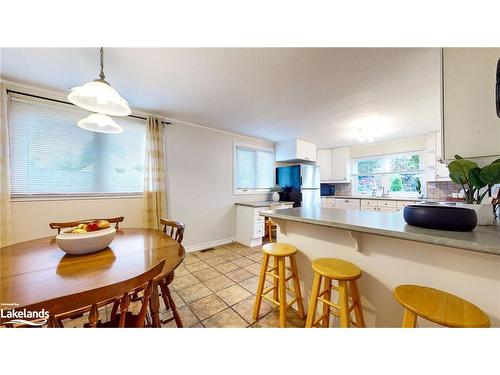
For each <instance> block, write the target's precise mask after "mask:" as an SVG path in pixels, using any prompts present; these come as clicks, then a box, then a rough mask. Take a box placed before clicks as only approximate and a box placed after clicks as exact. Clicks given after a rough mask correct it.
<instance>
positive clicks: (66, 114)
mask: <svg viewBox="0 0 500 375" xmlns="http://www.w3.org/2000/svg"><path fill="white" fill-rule="evenodd" d="M7 111H8V112H7V116H8V127H9V144H10V166H11V194H12V196H13V197H24V196H37V195H42V196H43V195H50V196H52V195H101V194H129V193H141V192H142V191H143V169H144V143H145V126H144V125H145V124H144V121H143V120H138V119H134V118H131V117H117V118H115V121H116V122H117V123H118V124H120V126H122V128H123V130H124V132H123V133H121V134H102V133H95V132H91V131H88V130H83V129H80V128H79V127H78V126H77V125H76V123H77V122H78V121H79V120H80V119H82V118H84V117H86V116H88V112H86V111H82V110H80V109H78V108H76V107H74V106H71V105H67V104H62V103H61V104H58V103H54V102H50V101H46V100H42V99H40V100H38V99H33V98H30V97H24V96H17V95H14V94H10V95H9V105H8V108H7Z"/></svg>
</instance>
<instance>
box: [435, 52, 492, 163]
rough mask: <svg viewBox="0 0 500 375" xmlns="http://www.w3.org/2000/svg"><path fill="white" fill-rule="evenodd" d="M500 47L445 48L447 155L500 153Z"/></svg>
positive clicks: (472, 155) (445, 147)
mask: <svg viewBox="0 0 500 375" xmlns="http://www.w3.org/2000/svg"><path fill="white" fill-rule="evenodd" d="M499 58H500V48H444V49H443V138H444V142H443V145H444V157H445V158H446V159H447V160H450V159H453V158H454V156H455V155H457V154H458V155H460V156H462V157H464V158H479V157H485V156H498V155H500V118H498V117H497V110H496V97H495V95H496V93H495V84H496V80H497V62H498V59H499Z"/></svg>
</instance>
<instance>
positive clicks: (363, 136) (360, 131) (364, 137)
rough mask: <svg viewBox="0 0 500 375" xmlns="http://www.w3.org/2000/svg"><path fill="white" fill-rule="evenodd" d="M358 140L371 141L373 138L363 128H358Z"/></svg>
mask: <svg viewBox="0 0 500 375" xmlns="http://www.w3.org/2000/svg"><path fill="white" fill-rule="evenodd" d="M358 141H359V142H361V143H364V142H368V143H373V141H374V139H373V138H372V137H370V136H368V135H367V134H366V132H365V131H364V130H363V129H361V128H360V129H358Z"/></svg>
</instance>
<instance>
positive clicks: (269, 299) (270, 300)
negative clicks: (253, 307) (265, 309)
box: [262, 294, 280, 306]
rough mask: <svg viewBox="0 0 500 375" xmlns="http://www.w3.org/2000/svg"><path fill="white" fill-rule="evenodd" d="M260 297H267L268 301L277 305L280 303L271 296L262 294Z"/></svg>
mask: <svg viewBox="0 0 500 375" xmlns="http://www.w3.org/2000/svg"><path fill="white" fill-rule="evenodd" d="M262 298H265V299H267V300H268V301H269V302H272V303H274V304H275V305H278V306H279V305H280V303H279V302H278V301H276V300H274V299H272V298H271V297H268V296H266V295H265V294H262Z"/></svg>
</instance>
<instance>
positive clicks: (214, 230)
mask: <svg viewBox="0 0 500 375" xmlns="http://www.w3.org/2000/svg"><path fill="white" fill-rule="evenodd" d="M5 86H6V87H8V88H11V89H13V90H18V91H21V92H27V93H33V94H35V95H42V96H47V97H52V98H56V99H61V100H64V99H65V98H64V95H63V94H62V93H57V92H53V91H46V90H43V89H39V88H34V87H31V86H25V85H17V84H10V83H7V84H6V85H5ZM138 114H140V115H144V114H141V113H138ZM172 122H174V125H173V126H169V127H168V128H167V131H166V134H167V135H166V164H167V213H168V216H169V218H171V219H176V220H181V221H184V222H185V223H186V234H185V237H184V245H185V246H186V247H187V249H188V250H195V249H203V248H207V247H210V246H215V245H217V244H222V243H227V242H231V241H232V240H233V239H234V238H235V236H236V223H235V220H236V209H235V206H234V203H235V202H238V201H258V200H265V199H269V198H270V194H259V195H233V142H243V143H247V144H254V145H258V146H264V147H267V148H274V144H273V143H272V142H268V141H263V140H259V139H255V138H250V137H245V136H239V135H235V134H232V133H227V132H221V131H217V130H214V129H209V128H204V127H201V126H196V125H188V124H184V123H182V122H177V123H176V121H175V120H173V121H172ZM142 206H143V198H142V197H134V198H128V197H127V198H106V199H102V198H99V199H66V200H36V201H34V200H18V201H12V202H11V209H12V224H13V234H12V235H13V242H14V243H17V242H21V241H27V240H30V239H34V238H39V237H44V236H50V235H53V234H54V231H53V230H51V229H50V228H49V226H48V223H49V222H58V221H71V220H77V219H86V218H94V217H112V216H125V221H124V223H123V225H122V226H123V227H140V226H142V222H143V221H142V219H143V216H142V215H143V207H142Z"/></svg>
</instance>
